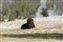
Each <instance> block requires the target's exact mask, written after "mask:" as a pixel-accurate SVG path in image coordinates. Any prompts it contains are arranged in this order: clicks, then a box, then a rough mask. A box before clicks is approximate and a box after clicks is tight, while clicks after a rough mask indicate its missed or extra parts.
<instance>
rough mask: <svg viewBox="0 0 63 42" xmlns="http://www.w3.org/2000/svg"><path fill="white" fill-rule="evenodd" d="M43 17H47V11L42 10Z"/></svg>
mask: <svg viewBox="0 0 63 42" xmlns="http://www.w3.org/2000/svg"><path fill="white" fill-rule="evenodd" d="M41 14H42V15H43V17H48V13H47V9H44V8H43V9H42V13H41Z"/></svg>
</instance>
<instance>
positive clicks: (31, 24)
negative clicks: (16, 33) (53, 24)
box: [21, 18, 35, 29]
mask: <svg viewBox="0 0 63 42" xmlns="http://www.w3.org/2000/svg"><path fill="white" fill-rule="evenodd" d="M31 28H35V25H34V20H33V19H32V18H28V19H27V23H25V24H23V25H22V26H21V29H31Z"/></svg>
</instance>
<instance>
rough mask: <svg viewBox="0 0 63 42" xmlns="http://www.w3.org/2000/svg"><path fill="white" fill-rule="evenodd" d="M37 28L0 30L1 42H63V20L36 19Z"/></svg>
mask: <svg viewBox="0 0 63 42" xmlns="http://www.w3.org/2000/svg"><path fill="white" fill-rule="evenodd" d="M34 21H35V26H36V28H34V29H26V30H21V29H20V28H18V29H17V28H15V29H6V30H5V29H2V28H1V29H0V33H1V34H0V41H1V42H21V41H22V42H63V19H53V18H52V19H49V18H46V19H45V18H44V19H41V20H40V19H38V20H37V19H36V20H35V19H34Z"/></svg>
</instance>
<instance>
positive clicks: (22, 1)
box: [1, 0, 40, 20]
mask: <svg viewBox="0 0 63 42" xmlns="http://www.w3.org/2000/svg"><path fill="white" fill-rule="evenodd" d="M39 3H40V2H39V0H13V2H12V3H11V4H9V3H8V5H7V4H5V5H3V7H2V12H1V13H2V15H3V16H5V17H6V18H9V20H10V18H11V17H12V18H14V17H15V19H16V18H18V19H20V18H22V17H24V18H27V17H28V16H32V17H34V14H35V12H36V11H37V8H38V7H39ZM16 11H18V12H16ZM12 15H13V16H12ZM17 15H18V16H17ZM9 16H10V17H9Z"/></svg>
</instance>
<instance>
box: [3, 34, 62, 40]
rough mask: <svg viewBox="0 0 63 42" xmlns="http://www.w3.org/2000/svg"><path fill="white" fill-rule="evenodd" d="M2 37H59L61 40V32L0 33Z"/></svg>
mask: <svg viewBox="0 0 63 42" xmlns="http://www.w3.org/2000/svg"><path fill="white" fill-rule="evenodd" d="M2 37H13V38H33V39H59V40H63V34H60V33H53V34H48V33H46V34H41V33H34V34H2Z"/></svg>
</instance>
